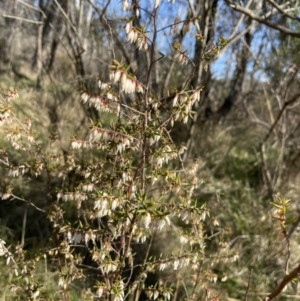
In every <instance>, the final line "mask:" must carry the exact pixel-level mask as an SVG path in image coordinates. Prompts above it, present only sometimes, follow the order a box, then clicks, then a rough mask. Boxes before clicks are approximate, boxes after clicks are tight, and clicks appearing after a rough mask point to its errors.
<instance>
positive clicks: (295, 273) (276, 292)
mask: <svg viewBox="0 0 300 301" xmlns="http://www.w3.org/2000/svg"><path fill="white" fill-rule="evenodd" d="M299 273H300V264H299V265H298V266H297V267H296V268H295V269H294V270H292V271H291V272H290V273H289V274H288V275H286V276H285V277H284V278H283V279H282V280H281V282H280V283H279V285H278V286H277V288H276V289H275V290H274V291H273V292H272V293H271V294H269V295H268V296H267V297H266V298H265V301H271V300H274V298H276V297H277V296H278V295H279V294H280V293H281V292H282V290H283V289H284V288H285V287H286V285H287V284H288V283H289V282H291V281H292V280H293V279H294V278H297V277H298V274H299Z"/></svg>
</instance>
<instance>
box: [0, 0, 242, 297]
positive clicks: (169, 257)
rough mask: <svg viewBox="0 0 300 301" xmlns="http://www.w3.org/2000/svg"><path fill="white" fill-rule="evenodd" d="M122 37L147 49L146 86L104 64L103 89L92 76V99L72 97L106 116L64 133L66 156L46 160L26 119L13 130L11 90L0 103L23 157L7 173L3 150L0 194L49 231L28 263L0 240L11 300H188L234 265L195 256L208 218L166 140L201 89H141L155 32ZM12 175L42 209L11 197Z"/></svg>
mask: <svg viewBox="0 0 300 301" xmlns="http://www.w3.org/2000/svg"><path fill="white" fill-rule="evenodd" d="M126 3H127V2H126V1H125V2H124V5H125V6H126ZM127 6H128V5H127ZM127 6H126V7H127ZM158 6H159V3H158V4H157V7H158ZM157 7H156V8H155V11H156V10H157ZM153 18H154V19H155V18H156V16H155V13H154V15H153ZM194 21H195V20H194ZM194 21H193V22H194ZM154 24H155V22H154ZM184 26H186V24H185V25H184ZM155 29H156V28H154V33H155ZM125 31H126V34H127V36H128V41H129V42H132V43H136V46H137V48H138V49H139V50H142V51H147V49H148V47H149V48H150V51H151V58H150V59H151V62H150V65H149V69H148V71H147V74H148V75H147V80H145V79H138V78H136V76H135V74H133V73H131V72H130V71H129V70H130V66H127V65H126V64H124V63H123V62H122V61H120V62H119V61H117V60H114V61H113V63H112V66H111V71H110V73H109V79H110V82H106V81H105V80H102V79H99V80H98V87H99V92H98V93H91V92H90V91H87V90H84V89H81V90H80V92H79V93H80V96H81V100H82V102H83V104H84V105H86V106H89V107H91V108H93V109H95V110H97V111H98V112H99V114H100V116H101V114H106V113H110V114H112V115H114V118H113V122H111V124H101V122H100V121H99V120H93V121H92V120H91V125H90V133H89V135H88V136H87V137H86V136H79V135H78V134H76V135H74V136H73V137H71V138H70V146H71V149H70V150H69V151H68V152H67V153H63V152H61V153H59V152H57V153H56V154H55V155H53V154H51V153H49V152H47V151H46V150H44V149H43V147H42V146H41V144H40V142H39V141H38V138H36V136H37V133H35V132H34V130H33V129H32V123H33V124H34V121H32V120H27V121H25V122H23V121H22V120H21V119H20V118H19V117H18V116H17V115H16V114H15V113H14V111H13V109H12V107H11V102H12V101H14V99H15V98H16V97H17V92H16V91H15V90H14V91H11V92H10V93H9V94H8V95H7V96H6V97H3V98H2V100H1V116H0V118H1V123H2V125H1V127H2V129H3V131H5V132H6V139H7V140H8V141H9V142H10V144H11V146H12V147H13V148H14V149H16V150H18V151H19V152H20V154H21V158H22V156H23V155H24V158H29V159H28V160H24V162H22V163H21V164H17V165H16V164H15V161H14V158H13V157H12V155H11V154H10V151H9V149H7V150H5V151H4V152H3V156H2V158H1V163H2V165H3V166H5V168H6V171H7V177H10V178H12V180H11V181H6V182H5V185H3V187H2V191H1V197H2V199H3V200H12V201H13V200H18V201H22V202H25V203H26V204H27V205H28V206H29V207H33V209H34V210H38V211H40V212H42V214H44V217H45V218H47V219H48V220H49V222H50V223H51V227H52V232H51V233H50V237H49V245H47V246H46V247H43V248H41V249H40V250H38V251H37V250H35V251H34V252H33V254H31V255H30V256H29V255H28V254H27V253H26V251H25V250H24V242H22V243H21V244H19V245H12V246H10V247H7V246H6V244H5V241H4V240H0V255H1V256H2V257H6V263H7V265H8V267H11V268H12V271H13V273H14V277H13V278H12V281H11V288H12V291H13V292H14V294H15V297H16V298H17V299H19V300H25V299H26V300H46V299H47V300H48V298H50V296H51V298H52V299H55V300H70V298H71V297H70V296H71V294H72V291H73V290H74V286H80V287H81V294H82V296H84V298H85V300H100V299H105V300H113V301H122V300H125V299H128V298H134V300H138V299H140V298H145V297H143V296H147V298H148V299H150V300H156V299H158V298H159V299H161V300H170V299H171V298H174V300H175V299H176V298H177V297H176V296H178V295H179V294H185V298H186V299H191V300H192V299H196V298H197V296H199V294H203V295H204V296H206V298H208V297H209V295H208V291H209V290H208V287H209V286H211V283H214V282H216V281H217V279H218V275H216V274H215V273H214V272H213V271H212V268H211V266H210V265H211V264H216V263H218V262H219V261H220V260H222V259H226V260H227V259H228V258H231V260H232V261H235V260H236V259H237V254H234V253H230V252H228V250H225V251H224V254H222V253H218V254H215V255H214V256H212V255H209V256H207V255H206V254H205V238H206V233H205V221H206V218H207V216H208V215H209V212H208V210H207V209H206V207H205V205H203V204H202V205H199V204H197V201H196V200H195V199H194V198H193V191H194V189H195V188H197V187H198V185H199V183H200V182H201V181H200V180H199V179H198V176H197V167H196V166H193V164H189V165H187V163H186V162H185V160H183V158H182V156H183V154H184V153H185V151H186V148H185V146H177V145H175V144H174V143H173V141H172V138H171V135H170V131H172V127H173V125H174V122H183V123H187V122H188V121H189V118H190V117H191V116H192V115H193V111H192V110H193V107H194V105H195V104H196V103H197V102H199V101H200V93H201V90H202V88H201V87H196V88H195V89H186V88H185V87H183V89H182V91H177V90H176V92H175V94H174V96H173V98H172V101H171V102H170V103H164V102H163V99H165V98H162V99H160V98H158V96H156V95H157V93H156V92H157V91H152V90H151V72H152V67H153V65H154V64H155V60H154V56H153V53H154V50H155V34H154V35H153V39H152V40H150V38H149V37H148V36H147V32H146V30H145V28H143V27H142V28H138V27H135V26H134V25H133V23H132V22H131V21H129V22H128V23H127V25H126V27H125ZM218 47H219V46H216V47H215V49H218ZM175 50H176V52H175V54H174V60H177V61H179V62H181V63H182V64H183V65H186V64H187V63H188V62H189V59H188V57H187V54H186V52H185V51H184V50H181V48H180V47H179V46H176V47H175ZM204 59H207V53H206V52H204V53H203V57H201V58H199V61H198V62H196V63H193V65H194V67H193V70H191V73H193V72H194V68H196V67H197V66H196V65H199V64H200V63H201V61H202V60H204ZM187 83H188V80H187ZM187 83H186V85H185V86H186V87H187V86H188V85H187ZM163 106H164V110H162V109H161V108H162V107H163ZM50 139H51V138H50ZM12 154H13V152H12ZM25 154H26V155H25ZM4 155H5V156H4ZM84 158H85V159H84ZM71 175H72V176H73V179H75V180H74V181H73V182H72V183H71V181H70V176H71ZM13 178H23V179H36V178H42V179H43V181H44V183H46V184H45V185H46V186H47V187H48V188H47V191H45V195H44V197H45V199H46V203H47V205H46V206H43V207H39V206H38V204H36V202H35V200H27V199H26V198H23V196H20V195H17V194H15V193H14V185H17V184H16V182H14V181H13ZM31 183H34V181H33V180H32V182H31ZM53 183H55V185H53ZM32 185H34V184H32ZM163 239H168V240H170V246H172V248H173V247H175V246H176V247H175V248H173V250H170V248H168V247H166V245H165V244H164V245H163V246H161V247H156V249H155V250H154V249H153V245H154V244H155V243H156V241H162V240H163ZM158 252H159V253H160V255H158ZM40 258H44V260H45V263H46V264H47V265H49V266H50V267H51V270H52V271H54V273H55V275H56V280H55V281H56V282H55V283H56V284H55V285H54V287H53V289H52V292H50V293H49V292H48V295H47V292H46V290H45V285H44V283H43V282H42V281H41V280H40V279H39V278H38V276H37V275H38V273H37V270H38V269H40V267H39V265H38V261H39V259H40ZM210 258H212V259H210ZM44 272H45V273H48V270H44ZM150 274H152V275H153V274H155V275H156V276H155V278H156V280H155V281H154V282H153V281H151V280H148V278H149V277H148V276H149V275H150ZM152 278H153V277H152ZM172 296H173V297H172Z"/></svg>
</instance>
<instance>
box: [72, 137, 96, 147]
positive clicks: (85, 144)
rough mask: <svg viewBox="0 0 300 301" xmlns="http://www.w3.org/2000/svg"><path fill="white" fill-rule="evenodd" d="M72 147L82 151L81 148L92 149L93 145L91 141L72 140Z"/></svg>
mask: <svg viewBox="0 0 300 301" xmlns="http://www.w3.org/2000/svg"><path fill="white" fill-rule="evenodd" d="M71 146H72V148H74V149H81V148H92V146H93V144H92V143H91V141H85V140H78V139H72V140H71Z"/></svg>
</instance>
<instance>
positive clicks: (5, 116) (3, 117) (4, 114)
mask: <svg viewBox="0 0 300 301" xmlns="http://www.w3.org/2000/svg"><path fill="white" fill-rule="evenodd" d="M4 122H6V123H9V122H11V118H10V109H2V110H1V111H0V123H4Z"/></svg>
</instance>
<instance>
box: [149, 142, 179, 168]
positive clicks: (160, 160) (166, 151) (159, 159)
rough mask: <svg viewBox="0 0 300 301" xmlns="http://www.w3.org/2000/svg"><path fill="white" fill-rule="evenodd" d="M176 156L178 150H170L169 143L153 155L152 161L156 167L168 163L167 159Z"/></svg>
mask: <svg viewBox="0 0 300 301" xmlns="http://www.w3.org/2000/svg"><path fill="white" fill-rule="evenodd" d="M177 156H178V152H176V151H174V150H172V149H171V147H170V146H169V145H166V146H164V147H163V148H162V149H161V151H160V152H159V153H157V154H156V155H155V156H154V157H153V161H154V164H155V165H156V167H157V168H160V167H162V165H163V164H164V163H168V162H169V160H173V159H175V158H177Z"/></svg>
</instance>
